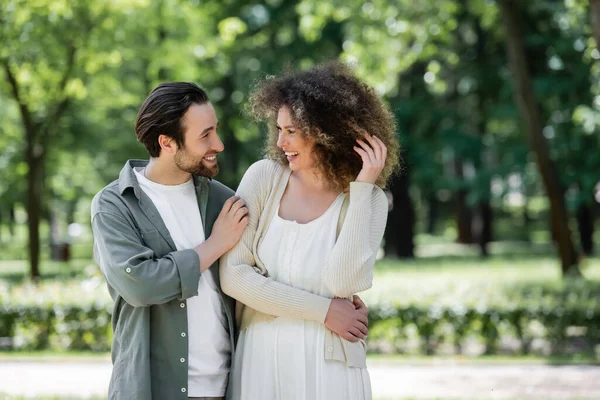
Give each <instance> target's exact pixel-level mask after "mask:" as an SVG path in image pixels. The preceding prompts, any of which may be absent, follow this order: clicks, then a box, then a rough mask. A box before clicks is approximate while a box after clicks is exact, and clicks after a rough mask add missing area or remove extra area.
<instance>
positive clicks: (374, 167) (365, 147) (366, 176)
mask: <svg viewBox="0 0 600 400" xmlns="http://www.w3.org/2000/svg"><path fill="white" fill-rule="evenodd" d="M364 137H365V141H363V140H360V139H356V141H357V142H358V144H359V145H360V147H358V146H354V151H356V152H357V153H358V154H359V155H360V157H361V158H362V161H363V166H362V169H361V170H360V173H359V174H358V176H357V177H356V180H355V181H356V182H365V183H371V184H374V183H375V182H376V181H377V178H379V174H380V173H381V171H382V170H383V167H384V166H385V159H386V157H387V147H385V144H383V142H382V141H381V140H380V139H379V138H377V137H375V136H371V135H369V134H368V133H366V132H365V133H364ZM367 142H368V144H367Z"/></svg>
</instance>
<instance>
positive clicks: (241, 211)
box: [234, 207, 248, 221]
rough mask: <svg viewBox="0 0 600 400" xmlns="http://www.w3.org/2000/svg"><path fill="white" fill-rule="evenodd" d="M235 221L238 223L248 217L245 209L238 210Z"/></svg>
mask: <svg viewBox="0 0 600 400" xmlns="http://www.w3.org/2000/svg"><path fill="white" fill-rule="evenodd" d="M234 215H235V220H236V221H240V220H241V219H242V218H243V217H244V216H246V215H248V208H247V207H241V208H240V209H238V210H237V211H236V212H235V214H234Z"/></svg>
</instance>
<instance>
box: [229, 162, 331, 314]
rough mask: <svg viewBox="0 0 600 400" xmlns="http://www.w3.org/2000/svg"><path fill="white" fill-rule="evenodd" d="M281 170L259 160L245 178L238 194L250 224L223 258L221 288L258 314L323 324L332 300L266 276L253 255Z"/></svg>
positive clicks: (274, 165) (276, 166) (275, 165)
mask: <svg viewBox="0 0 600 400" xmlns="http://www.w3.org/2000/svg"><path fill="white" fill-rule="evenodd" d="M279 168H281V167H279V166H278V165H277V164H275V163H274V162H272V161H267V160H263V161H259V162H257V163H255V164H253V165H252V166H251V167H250V168H249V169H248V171H247V172H246V174H245V175H244V177H243V178H242V181H241V183H240V186H239V188H238V191H237V194H238V195H239V196H240V197H241V198H242V199H243V200H244V201H245V202H246V205H247V207H248V211H249V217H250V221H249V223H248V226H247V227H246V230H245V231H244V233H243V235H242V239H241V240H240V241H239V242H238V244H237V245H236V246H235V247H234V248H233V249H232V250H230V251H229V252H228V253H226V254H225V255H224V256H223V258H222V259H221V264H220V276H221V287H222V289H223V292H225V293H226V294H228V295H229V296H231V297H233V298H234V299H236V300H238V301H240V302H242V303H244V304H245V305H247V306H249V307H252V308H254V309H255V310H257V311H260V312H263V313H266V314H271V315H276V316H279V317H290V318H297V319H305V320H313V321H317V322H320V323H324V322H325V317H326V316H327V312H328V310H329V306H330V305H331V299H329V298H326V297H322V296H319V295H316V294H313V293H310V292H307V291H304V290H301V289H297V288H294V287H291V286H287V285H284V284H282V283H279V282H277V281H275V280H273V279H272V278H270V277H267V276H264V275H263V273H264V272H263V271H261V270H260V268H259V267H257V266H256V260H255V259H254V255H253V253H252V246H253V243H254V238H255V235H256V231H257V229H258V224H259V221H260V216H261V214H262V212H263V209H264V207H265V203H266V200H267V197H268V195H269V192H270V188H271V187H272V185H273V179H274V178H275V177H277V176H279V173H278V172H279V171H280V169H279Z"/></svg>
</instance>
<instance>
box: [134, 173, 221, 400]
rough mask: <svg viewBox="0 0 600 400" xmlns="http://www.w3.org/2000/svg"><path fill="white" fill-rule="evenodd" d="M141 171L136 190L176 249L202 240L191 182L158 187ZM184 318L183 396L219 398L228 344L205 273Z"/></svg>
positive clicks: (213, 288) (214, 288)
mask: <svg viewBox="0 0 600 400" xmlns="http://www.w3.org/2000/svg"><path fill="white" fill-rule="evenodd" d="M143 171H144V170H143V168H136V169H135V174H136V177H137V180H138V182H139V184H140V187H141V189H142V190H143V191H144V193H146V195H148V197H150V200H152V202H153V203H154V205H155V206H156V209H157V210H158V212H159V213H160V216H161V217H162V220H163V222H164V223H165V226H166V227H167V229H168V230H169V233H170V234H171V237H172V238H173V241H174V242H175V246H176V247H177V250H185V249H193V248H194V247H196V246H197V245H199V244H200V243H202V242H204V240H205V237H204V229H203V225H202V218H201V216H200V209H199V208H198V201H197V199H196V189H195V187H194V182H193V180H192V179H190V180H189V181H187V182H186V183H183V184H181V185H174V186H167V185H161V184H159V183H156V182H153V181H151V180H149V179H147V178H146V177H145V176H144V175H143ZM187 315H188V396H189V397H223V396H225V391H226V388H227V378H228V374H229V368H230V359H231V343H230V341H229V334H228V332H227V318H226V316H225V311H224V309H223V304H222V302H221V298H220V296H219V292H218V291H217V286H216V283H215V280H214V278H213V276H212V274H211V273H210V272H209V271H206V272H205V273H203V274H202V275H201V276H200V282H199V284H198V295H197V296H194V297H190V298H189V299H187ZM182 333H184V332H182ZM173 356H174V357H179V356H177V355H176V354H174V355H173ZM177 362H180V360H179V359H177Z"/></svg>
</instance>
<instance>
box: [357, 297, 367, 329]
mask: <svg viewBox="0 0 600 400" xmlns="http://www.w3.org/2000/svg"><path fill="white" fill-rule="evenodd" d="M353 303H354V307H356V310H357V311H360V312H362V313H363V314H364V315H365V317H367V326H369V321H368V317H369V308H368V307H367V305H366V304H365V303H363V301H362V300H361V298H360V297H358V295H354V298H353Z"/></svg>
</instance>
